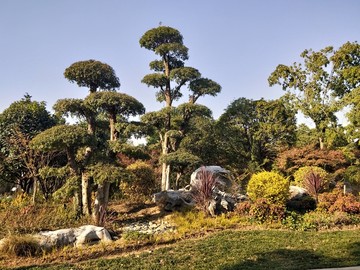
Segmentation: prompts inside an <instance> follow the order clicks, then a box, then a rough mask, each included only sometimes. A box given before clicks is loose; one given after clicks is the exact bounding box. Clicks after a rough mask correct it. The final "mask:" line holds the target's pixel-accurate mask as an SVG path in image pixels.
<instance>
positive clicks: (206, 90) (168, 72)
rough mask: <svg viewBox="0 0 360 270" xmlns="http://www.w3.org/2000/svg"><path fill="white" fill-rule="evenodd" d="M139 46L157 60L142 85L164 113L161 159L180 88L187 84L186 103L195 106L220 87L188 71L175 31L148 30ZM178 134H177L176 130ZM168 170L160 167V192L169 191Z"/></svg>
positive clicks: (163, 28)
mask: <svg viewBox="0 0 360 270" xmlns="http://www.w3.org/2000/svg"><path fill="white" fill-rule="evenodd" d="M139 42H140V46H141V47H144V48H145V49H148V50H151V51H153V52H155V54H157V55H159V57H160V59H159V60H154V61H152V62H151V63H150V69H151V70H153V71H154V73H152V74H148V75H145V76H144V78H143V79H142V82H143V83H145V84H147V85H148V86H152V87H154V88H156V89H158V92H157V93H156V97H157V100H158V101H159V102H165V107H166V108H167V110H163V111H162V113H161V115H162V117H163V116H165V119H164V120H165V122H164V123H165V126H164V128H163V130H162V131H161V133H160V134H159V135H160V142H161V149H162V155H167V154H168V153H169V149H170V147H169V143H170V142H169V136H170V134H174V132H172V131H171V130H172V129H171V128H172V127H171V125H172V124H171V109H170V108H171V107H172V106H173V102H174V101H176V100H178V99H179V98H180V97H182V92H181V88H182V87H183V86H184V85H186V84H188V85H189V90H190V91H192V94H191V95H190V97H189V102H191V103H195V102H196V101H197V99H198V98H199V97H200V96H204V95H212V96H215V95H216V94H217V93H219V92H220V90H221V87H220V85H218V84H217V83H216V82H213V81H212V80H210V79H206V78H201V74H200V72H199V71H198V70H197V69H195V68H192V67H186V66H185V62H184V61H186V60H187V59H188V58H189V56H188V48H187V47H186V46H185V45H184V44H183V36H182V35H181V34H180V32H179V31H178V30H177V29H174V28H171V27H168V26H159V27H157V28H153V29H150V30H148V31H147V32H146V33H145V34H144V35H143V36H142V37H141V39H140V41H139ZM153 116H154V114H152V117H153ZM176 131H178V130H176ZM169 174H170V166H169V164H167V163H166V162H163V163H162V180H161V189H162V190H166V189H169V186H170V179H169Z"/></svg>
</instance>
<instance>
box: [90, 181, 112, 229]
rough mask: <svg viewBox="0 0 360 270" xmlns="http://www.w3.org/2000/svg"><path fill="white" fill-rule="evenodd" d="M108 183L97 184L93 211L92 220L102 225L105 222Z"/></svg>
mask: <svg viewBox="0 0 360 270" xmlns="http://www.w3.org/2000/svg"><path fill="white" fill-rule="evenodd" d="M109 190H110V183H109V182H104V183H103V184H98V188H97V192H96V199H95V204H94V211H93V220H94V222H95V224H96V225H98V226H102V225H104V222H105V215H106V209H107V205H108V202H109Z"/></svg>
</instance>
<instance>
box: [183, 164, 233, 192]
mask: <svg viewBox="0 0 360 270" xmlns="http://www.w3.org/2000/svg"><path fill="white" fill-rule="evenodd" d="M202 171H206V172H211V173H212V174H213V177H215V178H217V180H218V181H217V182H218V188H220V190H222V191H229V189H230V188H231V187H232V181H231V179H230V172H229V171H228V170H225V169H224V168H222V167H220V166H202V167H200V168H198V169H196V170H195V171H194V172H193V173H192V174H191V176H190V186H191V187H195V186H196V185H197V182H198V181H199V180H200V178H199V173H201V172H202Z"/></svg>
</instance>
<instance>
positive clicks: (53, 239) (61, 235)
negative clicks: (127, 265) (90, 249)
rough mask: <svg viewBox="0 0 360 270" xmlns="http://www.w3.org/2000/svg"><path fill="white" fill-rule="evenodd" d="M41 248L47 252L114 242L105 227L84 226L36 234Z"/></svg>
mask: <svg viewBox="0 0 360 270" xmlns="http://www.w3.org/2000/svg"><path fill="white" fill-rule="evenodd" d="M34 237H35V238H36V239H37V240H38V241H39V245H40V247H42V248H44V249H45V250H51V249H53V248H61V247H64V246H69V245H73V246H81V245H83V244H93V243H98V242H105V243H107V242H110V241H112V239H111V236H110V233H109V232H108V231H107V230H106V229H105V228H103V227H97V226H93V225H84V226H81V227H79V228H69V229H60V230H56V231H44V232H40V233H38V234H35V235H34Z"/></svg>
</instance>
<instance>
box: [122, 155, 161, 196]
mask: <svg viewBox="0 0 360 270" xmlns="http://www.w3.org/2000/svg"><path fill="white" fill-rule="evenodd" d="M126 171H127V172H129V173H130V175H129V177H128V178H127V179H128V181H122V182H121V183H120V189H121V191H122V193H123V194H124V195H125V196H126V197H128V198H131V199H132V200H134V199H135V200H136V199H137V198H140V197H142V196H146V197H148V196H150V195H151V194H153V193H154V192H155V189H156V182H155V171H154V169H153V168H152V166H150V165H149V164H147V163H145V162H142V161H136V162H135V163H133V164H130V165H129V166H127V167H126Z"/></svg>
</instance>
